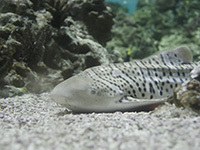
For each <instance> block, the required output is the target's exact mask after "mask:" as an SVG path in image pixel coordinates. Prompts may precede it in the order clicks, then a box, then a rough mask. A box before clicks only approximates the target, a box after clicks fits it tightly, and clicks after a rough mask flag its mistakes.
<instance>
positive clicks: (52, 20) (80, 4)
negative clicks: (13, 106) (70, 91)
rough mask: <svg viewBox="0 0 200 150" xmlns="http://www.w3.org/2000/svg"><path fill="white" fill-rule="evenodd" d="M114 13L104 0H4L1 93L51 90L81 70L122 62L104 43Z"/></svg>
mask: <svg viewBox="0 0 200 150" xmlns="http://www.w3.org/2000/svg"><path fill="white" fill-rule="evenodd" d="M113 17H114V15H113V13H112V11H111V10H110V8H109V7H108V6H106V4H105V2H104V1H103V0H90V1H85V0H84V1H82V0H73V1H71V0H45V1H43V0H42V1H40V0H17V1H16V0H6V1H5V0H1V1H0V97H8V96H14V95H20V94H23V93H26V92H33V93H41V92H44V91H49V90H51V89H52V88H53V87H54V86H55V85H56V84H58V83H59V82H61V81H62V80H63V79H67V78H69V77H70V76H72V75H74V74H76V73H78V72H80V71H81V70H84V69H86V68H88V67H92V66H95V65H100V64H107V63H109V62H113V61H118V60H117V59H118V58H116V57H113V56H112V57H111V55H110V54H108V53H107V50H106V49H105V48H104V47H103V45H105V44H106V42H107V41H108V40H109V39H110V29H111V27H112V25H113V20H112V18H113ZM111 58H112V59H111Z"/></svg>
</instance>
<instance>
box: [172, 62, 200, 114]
mask: <svg viewBox="0 0 200 150" xmlns="http://www.w3.org/2000/svg"><path fill="white" fill-rule="evenodd" d="M170 102H171V103H174V104H175V105H176V106H177V107H184V108H187V109H189V110H192V111H195V112H198V113H200V65H199V66H198V67H195V68H194V69H193V70H192V72H191V79H190V80H189V81H186V82H185V83H183V84H182V85H181V86H180V87H178V88H176V89H175V91H174V96H173V97H172V98H171V99H170Z"/></svg>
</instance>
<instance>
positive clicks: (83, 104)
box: [50, 72, 122, 112]
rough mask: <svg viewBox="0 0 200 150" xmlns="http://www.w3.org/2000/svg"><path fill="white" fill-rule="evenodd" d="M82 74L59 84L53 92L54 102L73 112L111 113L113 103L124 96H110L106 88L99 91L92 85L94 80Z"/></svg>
mask: <svg viewBox="0 0 200 150" xmlns="http://www.w3.org/2000/svg"><path fill="white" fill-rule="evenodd" d="M83 74H84V75H85V72H82V73H81V76H73V77H71V78H69V79H67V80H65V81H64V82H61V83H60V84H58V85H57V86H56V87H55V88H54V89H53V90H52V92H51V94H50V95H51V97H52V98H53V100H54V101H55V102H56V103H58V104H61V105H64V106H66V107H67V108H69V109H70V110H72V111H73V112H102V111H105V112H107V111H110V110H111V109H112V108H110V106H113V104H112V103H114V102H115V101H117V100H119V99H120V98H121V97H122V95H121V94H118V95H109V94H108V93H109V91H108V90H107V89H106V88H104V89H103V88H101V89H97V88H96V87H94V86H93V85H92V83H93V80H91V78H89V77H88V76H83Z"/></svg>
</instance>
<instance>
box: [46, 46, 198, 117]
mask: <svg viewBox="0 0 200 150" xmlns="http://www.w3.org/2000/svg"><path fill="white" fill-rule="evenodd" d="M192 61H193V56H192V53H191V51H190V49H189V48H188V47H186V46H180V47H177V48H175V49H173V50H169V51H164V52H161V53H160V54H157V55H154V56H151V57H148V58H145V59H142V60H136V61H132V62H124V63H116V64H108V65H102V66H96V67H92V68H88V69H86V70H85V71H83V72H81V73H79V74H77V75H75V76H73V77H71V78H69V79H67V80H65V81H63V82H61V83H60V84H58V85H57V86H56V87H55V88H54V89H53V90H52V92H51V93H50V95H51V97H52V98H53V100H54V101H55V102H57V103H59V104H61V105H64V106H66V107H67V108H69V109H70V110H72V111H73V112H79V113H80V112H114V111H128V110H132V111H134V110H138V109H140V108H142V109H144V108H148V107H149V108H150V107H152V106H156V105H159V104H162V103H164V102H165V101H166V100H167V99H168V98H169V97H170V96H172V95H173V91H174V89H175V88H176V87H177V86H178V85H180V84H181V83H183V82H184V81H186V80H188V79H189V78H190V72H191V70H192V69H193V68H194V67H195V66H197V65H198V64H200V62H196V63H192Z"/></svg>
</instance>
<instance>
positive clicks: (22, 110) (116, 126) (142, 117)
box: [0, 93, 200, 150]
mask: <svg viewBox="0 0 200 150" xmlns="http://www.w3.org/2000/svg"><path fill="white" fill-rule="evenodd" d="M25 149H26V150H43V149H45V150H54V149H56V150H57V149H59V150H62V149H63V150H74V149H76V150H89V149H94V150H101V149H102V150H104V149H111V150H118V149H119V150H146V149H148V150H167V149H170V150H187V149H188V150H199V149H200V116H199V115H196V114H194V113H191V112H189V111H187V110H184V109H180V108H176V107H175V106H173V105H164V106H161V107H158V108H157V109H156V110H154V111H152V112H139V113H136V112H126V113H121V112H115V113H91V114H71V113H69V112H68V111H67V110H66V109H65V108H64V107H62V106H60V105H57V104H56V103H54V102H53V101H52V100H51V98H50V97H49V94H48V93H43V94H41V95H33V94H27V95H24V96H21V97H13V98H7V99H0V150H25Z"/></svg>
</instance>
